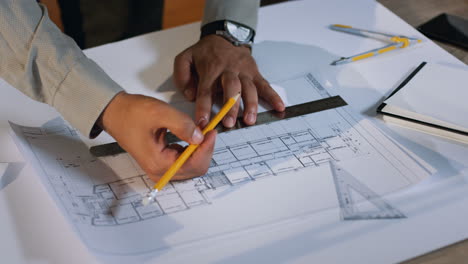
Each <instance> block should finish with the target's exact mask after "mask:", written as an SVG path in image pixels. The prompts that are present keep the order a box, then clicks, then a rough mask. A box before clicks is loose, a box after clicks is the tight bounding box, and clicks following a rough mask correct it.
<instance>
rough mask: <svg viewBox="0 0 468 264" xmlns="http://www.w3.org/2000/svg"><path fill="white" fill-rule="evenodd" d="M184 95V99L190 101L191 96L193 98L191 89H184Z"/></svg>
mask: <svg viewBox="0 0 468 264" xmlns="http://www.w3.org/2000/svg"><path fill="white" fill-rule="evenodd" d="M184 94H185V97H187V98H188V99H192V96H193V92H192V89H185V91H184Z"/></svg>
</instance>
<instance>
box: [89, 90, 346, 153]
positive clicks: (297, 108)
mask: <svg viewBox="0 0 468 264" xmlns="http://www.w3.org/2000/svg"><path fill="white" fill-rule="evenodd" d="M345 105H347V103H346V101H345V100H343V98H341V97H340V96H332V97H328V98H325V99H320V100H316V101H311V102H307V103H303V104H298V105H293V106H288V107H286V109H285V110H284V112H277V111H275V110H271V111H267V112H263V113H258V114H257V122H256V123H255V125H261V124H267V123H271V122H276V121H280V120H284V119H288V118H293V117H297V116H302V115H307V114H311V113H316V112H320V111H324V110H329V109H333V108H337V107H341V106H345ZM255 125H254V126H255ZM247 126H248V125H246V124H245V123H244V122H243V121H242V117H238V118H237V122H236V124H235V126H234V127H232V128H225V127H224V126H223V125H222V124H221V123H220V124H219V125H218V126H217V127H216V130H217V131H218V133H223V132H226V131H232V130H236V129H241V128H244V127H247ZM166 140H167V142H168V143H169V144H171V143H175V142H179V141H180V139H178V138H177V137H176V136H175V135H174V134H172V133H171V132H168V133H167V135H166ZM89 151H90V152H91V154H93V155H94V156H96V157H103V156H110V155H116V154H120V153H124V152H126V151H125V150H124V149H123V148H121V147H120V146H119V144H117V142H114V143H109V144H103V145H98V146H94V147H91V148H90V150H89Z"/></svg>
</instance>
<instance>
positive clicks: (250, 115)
mask: <svg viewBox="0 0 468 264" xmlns="http://www.w3.org/2000/svg"><path fill="white" fill-rule="evenodd" d="M245 121H247V122H248V123H253V122H255V114H254V113H248V114H247V118H246V120H245Z"/></svg>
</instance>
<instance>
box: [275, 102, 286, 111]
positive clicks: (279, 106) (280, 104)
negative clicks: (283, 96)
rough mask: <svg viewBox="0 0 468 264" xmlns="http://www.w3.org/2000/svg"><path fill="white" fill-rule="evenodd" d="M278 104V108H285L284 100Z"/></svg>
mask: <svg viewBox="0 0 468 264" xmlns="http://www.w3.org/2000/svg"><path fill="white" fill-rule="evenodd" d="M276 105H277V106H278V108H280V109H284V108H285V106H284V103H283V102H279V103H277V104H276Z"/></svg>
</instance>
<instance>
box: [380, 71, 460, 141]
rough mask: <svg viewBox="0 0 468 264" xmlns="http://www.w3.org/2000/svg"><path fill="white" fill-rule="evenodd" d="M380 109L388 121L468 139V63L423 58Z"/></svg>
mask: <svg viewBox="0 0 468 264" xmlns="http://www.w3.org/2000/svg"><path fill="white" fill-rule="evenodd" d="M377 112H378V113H381V114H382V118H383V120H384V121H386V122H392V123H395V124H398V125H401V126H405V127H408V128H411V129H416V130H420V131H423V132H426V133H429V134H433V135H437V136H442V137H445V138H449V139H453V140H457V141H461V142H465V143H468V67H466V68H463V67H453V66H445V65H440V64H434V63H426V62H423V63H421V64H420V65H419V66H418V67H417V68H416V69H415V70H414V71H413V72H412V73H411V74H410V75H409V76H408V77H407V78H406V79H405V80H404V81H403V82H402V83H401V84H400V85H399V86H398V88H397V89H395V91H393V92H392V93H391V94H390V96H389V97H388V98H387V99H386V100H385V101H384V102H383V103H382V104H381V105H380V106H379V107H378V109H377Z"/></svg>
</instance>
